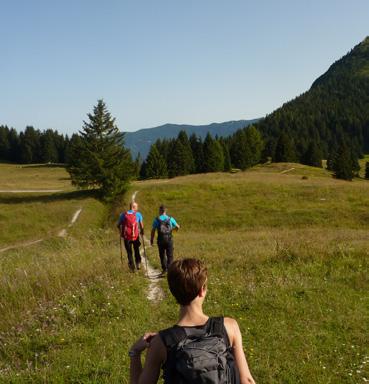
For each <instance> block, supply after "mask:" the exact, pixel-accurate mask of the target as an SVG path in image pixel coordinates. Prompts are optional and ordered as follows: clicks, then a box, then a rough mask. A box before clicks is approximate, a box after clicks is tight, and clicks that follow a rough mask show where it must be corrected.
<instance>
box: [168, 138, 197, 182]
mask: <svg viewBox="0 0 369 384" xmlns="http://www.w3.org/2000/svg"><path fill="white" fill-rule="evenodd" d="M169 146H170V149H169V154H168V173H169V176H170V177H175V176H184V175H188V174H190V173H192V172H193V170H194V169H195V162H194V159H193V156H192V150H191V145H190V142H189V140H188V137H187V134H186V132H185V131H181V132H179V134H178V137H177V139H176V140H174V141H173V144H172V145H169Z"/></svg>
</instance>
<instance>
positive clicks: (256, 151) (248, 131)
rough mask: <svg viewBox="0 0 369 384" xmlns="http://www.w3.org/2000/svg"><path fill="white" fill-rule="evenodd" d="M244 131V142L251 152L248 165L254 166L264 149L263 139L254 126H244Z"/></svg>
mask: <svg viewBox="0 0 369 384" xmlns="http://www.w3.org/2000/svg"><path fill="white" fill-rule="evenodd" d="M244 131H245V138H246V143H247V146H248V147H249V148H250V152H251V157H250V162H251V164H250V165H251V166H254V165H256V164H258V163H260V160H261V154H262V151H263V149H264V141H263V139H262V137H261V134H260V132H259V131H258V130H257V129H256V128H255V126H253V125H250V126H249V127H247V128H245V129H244Z"/></svg>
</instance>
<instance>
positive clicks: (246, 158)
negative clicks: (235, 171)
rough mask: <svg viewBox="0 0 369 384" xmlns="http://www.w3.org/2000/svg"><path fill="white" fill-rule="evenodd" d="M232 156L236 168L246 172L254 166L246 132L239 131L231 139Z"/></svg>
mask: <svg viewBox="0 0 369 384" xmlns="http://www.w3.org/2000/svg"><path fill="white" fill-rule="evenodd" d="M230 155H231V160H232V164H233V165H234V166H235V167H236V168H240V169H242V170H245V169H247V168H249V167H251V165H252V161H253V154H252V153H251V148H250V146H249V143H248V141H247V136H246V132H245V130H243V129H242V130H239V131H237V132H236V133H235V134H234V135H233V136H232V139H231V146H230Z"/></svg>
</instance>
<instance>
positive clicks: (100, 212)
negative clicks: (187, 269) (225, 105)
mask: <svg viewBox="0 0 369 384" xmlns="http://www.w3.org/2000/svg"><path fill="white" fill-rule="evenodd" d="M1 171H2V169H1V168H0V173H1ZM49 171H50V172H51V170H49ZM285 171H287V172H285ZM58 172H60V169H58ZM281 172H285V173H281ZM2 177H4V176H1V175H0V179H1V178H2ZM55 177H56V178H58V180H56V183H57V182H60V180H59V178H60V177H61V178H63V177H65V176H60V175H59V174H57V175H56V176H55ZM65 182H67V180H65ZM48 183H50V185H52V177H51V176H50V179H49V180H48ZM40 187H41V186H40ZM28 188H29V187H28ZM68 188H70V187H68V186H67V185H66V186H65V189H68ZM69 191H70V192H69V193H72V197H71V196H70V195H68V193H67V192H66V196H64V197H65V198H62V196H60V197H59V198H58V199H56V200H54V201H46V200H41V202H40V205H39V209H38V210H35V212H37V213H38V215H39V216H38V220H40V221H43V220H44V221H45V222H48V221H49V220H50V218H51V217H53V215H52V212H53V210H54V206H53V204H61V205H62V206H64V211H68V209H70V210H71V211H70V212H73V210H74V208H75V205H73V204H76V205H78V206H82V207H83V211H82V214H81V216H80V218H79V220H78V221H77V223H76V224H75V225H74V226H73V227H72V228H70V229H69V230H68V236H67V237H66V238H56V237H54V236H50V237H49V238H48V240H47V241H45V242H43V243H41V244H38V245H35V246H32V247H29V248H20V249H15V250H11V251H8V252H5V253H3V254H0V309H1V314H2V316H1V317H0V382H4V383H9V382H10V383H24V382H27V383H28V382H30V383H46V382H47V383H49V382H52V383H62V382H77V383H118V382H121V383H128V357H127V356H126V355H127V350H128V348H129V346H130V344H131V343H132V342H133V341H134V340H135V339H136V338H137V337H138V336H139V335H140V334H141V333H143V332H144V331H145V330H149V329H150V330H158V329H161V328H163V327H167V326H168V325H170V324H173V323H174V322H175V321H176V316H177V308H176V305H175V302H174V300H173V299H172V298H171V297H170V295H169V293H168V290H167V287H166V282H165V281H164V280H163V281H161V284H162V287H163V289H164V291H165V292H166V297H165V299H164V300H163V301H162V302H159V303H150V302H148V300H147V299H146V290H147V287H148V281H147V280H146V279H145V277H144V275H143V273H140V274H129V273H128V272H127V266H126V262H125V259H124V264H123V265H122V264H121V262H120V258H119V243H118V236H117V232H116V229H115V228H114V220H115V218H116V216H117V214H118V212H119V211H120V210H121V207H114V208H113V210H112V211H109V210H108V209H107V208H106V207H104V206H103V205H102V204H101V203H100V202H98V201H97V200H95V199H93V198H92V197H91V196H85V195H78V196H77V197H78V198H77V197H76V196H74V195H73V191H71V190H70V189H69ZM133 191H138V194H137V201H138V202H139V204H140V210H141V211H142V212H143V214H144V219H145V224H146V236H148V232H149V227H150V224H151V220H152V219H153V218H154V217H155V215H156V214H157V212H156V211H157V208H158V206H159V204H161V203H165V204H166V205H167V206H168V210H169V214H172V215H173V216H174V217H175V218H176V219H177V220H178V222H179V223H180V224H181V226H182V228H181V230H180V231H179V232H178V233H176V234H175V238H174V241H175V257H176V258H178V257H198V258H201V259H203V260H205V261H206V263H207V265H208V268H209V292H208V297H207V300H206V305H205V310H206V312H207V313H208V314H209V315H219V314H224V315H227V316H232V317H235V318H236V319H237V320H238V321H239V324H240V327H241V330H242V333H243V342H244V347H245V351H246V354H247V358H248V361H249V364H250V368H251V370H252V373H253V375H254V377H255V379H256V381H257V382H258V383H311V382H314V383H352V384H353V383H361V382H365V380H369V348H368V345H369V274H368V272H369V262H368V249H369V247H368V245H369V237H368V229H369V212H368V211H367V207H368V206H369V193H368V192H369V182H366V181H364V180H355V181H354V182H343V181H339V180H334V179H332V178H331V176H330V174H329V173H328V172H327V171H324V170H322V169H316V168H311V167H305V166H301V165H298V164H279V165H274V164H272V165H267V166H259V167H255V168H253V169H252V170H250V171H247V172H240V173H235V174H207V175H195V176H187V177H179V178H175V179H171V180H158V181H155V180H153V181H145V182H135V183H133V185H132V187H131V190H130V191H129V192H128V193H127V196H126V197H125V201H124V202H122V205H126V204H127V203H128V201H129V198H130V196H131V194H132V193H133ZM7 196H8V195H4V194H0V206H1V211H0V212H1V213H0V214H2V212H3V207H6V208H7V209H8V210H9V212H12V210H14V212H17V215H18V214H21V212H22V210H25V211H23V212H27V211H26V209H27V208H28V207H29V206H32V205H33V204H34V203H35V202H34V201H27V199H26V200H24V201H22V202H18V203H14V202H13V201H11V200H9V198H8V197H7ZM36 196H39V197H42V198H44V197H45V196H44V195H43V194H40V195H37V194H35V195H34V197H36ZM48 196H49V195H48ZM52 196H53V195H50V196H49V198H51V197H52ZM2 199H3V200H2ZM4 199H5V201H4ZM6 199H8V200H6ZM49 204H50V205H49ZM40 207H41V208H42V209H40ZM55 209H57V208H55ZM68 212H69V211H68ZM70 212H69V214H68V215H67V214H66V215H65V216H58V223H57V224H58V225H60V226H63V225H65V223H68V221H69V220H70V216H71V213H70ZM17 215H15V216H17ZM54 217H55V216H54ZM14 220H15V217H14V215H7V216H6V217H5V218H4V217H3V216H1V220H0V223H1V225H5V224H9V225H11V224H12V222H14ZM25 220H28V218H25ZM38 220H37V221H38ZM6 227H7V226H5V228H6ZM14 228H15V229H14V231H16V229H17V228H19V227H17V226H14ZM32 231H33V233H32ZM38 232H39V227H38V224H37V225H34V226H33V227H32V226H31V228H30V230H29V232H27V233H23V234H22V236H23V235H24V236H26V237H29V238H34V237H36V238H37V237H38ZM18 233H19V232H18ZM6 236H8V240H7V242H5V241H4V240H3V239H4V238H5V239H7V238H6ZM32 236H33V237H32ZM18 237H19V238H20V237H21V236H18ZM12 239H13V240H14V238H9V235H7V234H4V232H3V230H2V231H1V235H0V243H3V242H4V245H7V244H8V243H9V240H12ZM147 252H148V256H149V258H150V261H151V263H152V264H153V265H155V266H159V258H158V255H157V251H156V249H155V248H147Z"/></svg>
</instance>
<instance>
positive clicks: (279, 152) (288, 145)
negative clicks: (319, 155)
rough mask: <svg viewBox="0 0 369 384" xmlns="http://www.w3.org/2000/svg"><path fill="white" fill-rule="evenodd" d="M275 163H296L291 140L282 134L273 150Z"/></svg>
mask: <svg viewBox="0 0 369 384" xmlns="http://www.w3.org/2000/svg"><path fill="white" fill-rule="evenodd" d="M274 161H275V162H276V163H289V162H294V161H296V152H295V149H294V145H293V142H292V140H291V138H290V137H289V136H288V135H287V134H286V133H284V132H282V133H281V135H280V136H279V138H278V142H277V146H276V149H275V158H274Z"/></svg>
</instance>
